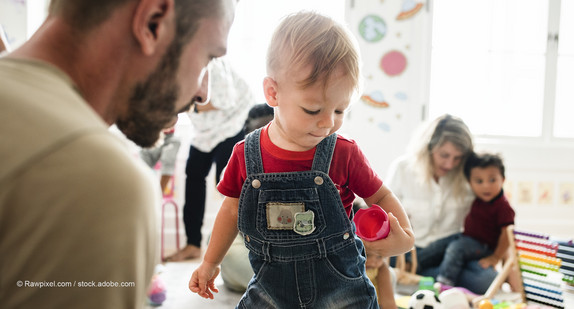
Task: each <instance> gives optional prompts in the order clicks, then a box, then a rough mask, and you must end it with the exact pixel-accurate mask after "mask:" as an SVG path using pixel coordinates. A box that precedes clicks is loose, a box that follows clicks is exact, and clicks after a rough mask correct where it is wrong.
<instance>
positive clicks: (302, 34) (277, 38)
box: [267, 12, 361, 92]
mask: <svg viewBox="0 0 574 309" xmlns="http://www.w3.org/2000/svg"><path fill="white" fill-rule="evenodd" d="M306 66H311V67H312V69H311V73H310V74H309V76H308V77H307V78H306V79H304V80H302V81H300V82H299V83H300V86H301V88H303V89H304V88H306V87H309V86H311V85H314V84H315V83H316V82H318V81H322V82H323V83H324V85H325V84H326V83H327V82H328V80H329V77H330V76H331V75H332V74H333V72H334V71H335V70H336V69H338V68H339V67H340V66H342V68H343V70H344V72H345V75H346V76H347V77H348V78H349V79H350V81H351V82H352V85H353V86H354V87H353V88H354V90H355V92H359V88H360V83H361V80H360V57H359V52H358V48H357V44H356V42H355V41H354V37H353V36H352V35H351V34H350V33H349V31H348V30H347V29H346V28H345V27H343V26H342V25H340V24H339V23H337V22H336V21H334V20H333V19H331V18H329V17H326V16H323V15H320V14H317V13H314V12H299V13H295V14H292V15H289V16H287V17H285V18H284V19H283V21H282V22H281V24H280V25H279V26H278V27H277V29H275V32H274V34H273V37H272V39H271V43H270V44H269V49H268V50H267V74H268V75H269V76H271V77H275V76H274V75H276V74H282V73H283V72H285V71H286V70H291V69H300V68H303V67H306Z"/></svg>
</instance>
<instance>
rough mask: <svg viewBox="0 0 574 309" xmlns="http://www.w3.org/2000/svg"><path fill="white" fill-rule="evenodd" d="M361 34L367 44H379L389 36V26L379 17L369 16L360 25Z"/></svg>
mask: <svg viewBox="0 0 574 309" xmlns="http://www.w3.org/2000/svg"><path fill="white" fill-rule="evenodd" d="M359 33H360V34H361V37H362V38H363V39H365V41H367V42H371V43H374V42H378V41H380V40H382V39H383V38H384V37H385V34H387V24H385V21H384V20H383V19H382V18H381V17H379V16H377V15H367V16H365V17H364V18H363V19H362V20H361V22H360V23H359Z"/></svg>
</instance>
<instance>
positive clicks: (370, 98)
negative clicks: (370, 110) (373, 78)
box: [361, 90, 389, 107]
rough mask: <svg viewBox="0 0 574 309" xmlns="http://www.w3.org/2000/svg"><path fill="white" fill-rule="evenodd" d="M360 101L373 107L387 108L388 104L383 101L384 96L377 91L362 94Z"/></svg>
mask: <svg viewBox="0 0 574 309" xmlns="http://www.w3.org/2000/svg"><path fill="white" fill-rule="evenodd" d="M361 101H363V102H365V103H367V104H369V105H371V106H374V107H389V103H387V102H386V101H385V96H384V95H383V93H382V92H381V91H379V90H375V91H373V92H371V93H369V94H363V95H362V96H361Z"/></svg>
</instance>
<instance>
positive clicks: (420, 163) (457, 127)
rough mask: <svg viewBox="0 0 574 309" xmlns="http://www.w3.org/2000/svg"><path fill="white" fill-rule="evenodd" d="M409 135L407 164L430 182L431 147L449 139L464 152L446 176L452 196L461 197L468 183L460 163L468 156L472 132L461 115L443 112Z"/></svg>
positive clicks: (470, 148)
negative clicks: (411, 135)
mask: <svg viewBox="0 0 574 309" xmlns="http://www.w3.org/2000/svg"><path fill="white" fill-rule="evenodd" d="M421 128H422V130H420V131H419V132H418V134H417V135H415V136H414V137H413V138H412V139H411V144H410V146H409V150H410V151H409V153H410V154H411V158H410V159H411V160H410V164H411V165H412V168H413V169H414V170H415V171H416V172H417V173H419V175H418V176H419V177H418V178H419V179H417V180H418V181H420V182H422V183H425V184H429V183H431V181H433V177H434V170H433V158H432V153H433V151H434V150H435V149H436V148H438V147H440V146H442V145H444V143H446V142H450V143H452V144H453V145H454V146H455V147H456V148H457V149H458V150H459V151H460V152H462V154H463V158H462V160H461V162H460V164H459V165H458V166H457V167H455V168H454V169H452V170H451V171H449V173H448V174H447V175H446V176H445V177H446V179H445V180H446V181H449V182H450V183H451V186H452V188H453V194H454V196H455V198H461V199H462V198H464V197H465V196H466V193H467V192H468V185H467V182H466V179H465V177H464V173H463V167H464V164H465V162H466V159H467V158H468V156H469V155H470V154H471V153H472V152H473V149H474V146H473V141H472V134H471V133H470V130H469V129H468V127H467V126H466V124H465V123H464V121H462V119H460V118H458V117H455V116H451V115H448V114H445V115H442V116H440V117H438V118H436V119H435V120H433V121H431V122H430V123H427V124H426V126H422V127H421Z"/></svg>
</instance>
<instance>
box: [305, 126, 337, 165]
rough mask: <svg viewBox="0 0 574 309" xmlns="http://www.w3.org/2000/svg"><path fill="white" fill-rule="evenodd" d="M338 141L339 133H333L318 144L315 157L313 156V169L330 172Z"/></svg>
mask: <svg viewBox="0 0 574 309" xmlns="http://www.w3.org/2000/svg"><path fill="white" fill-rule="evenodd" d="M336 142H337V133H333V134H331V135H329V136H327V137H326V138H325V139H323V140H322V141H321V142H320V143H319V145H317V149H316V150H315V157H314V158H313V166H312V167H311V169H312V170H314V171H321V172H323V173H325V174H329V168H330V167H331V159H332V158H333V152H334V150H335V143H336Z"/></svg>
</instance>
